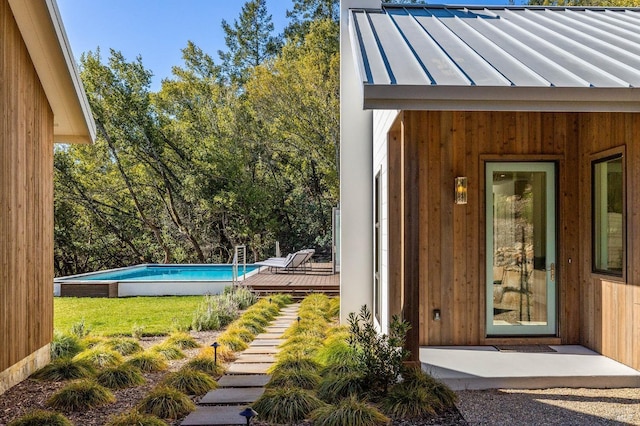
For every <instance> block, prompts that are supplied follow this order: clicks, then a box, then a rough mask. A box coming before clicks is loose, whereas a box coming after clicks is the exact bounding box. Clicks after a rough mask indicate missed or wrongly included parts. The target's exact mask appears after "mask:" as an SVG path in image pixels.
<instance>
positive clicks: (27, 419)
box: [7, 410, 73, 426]
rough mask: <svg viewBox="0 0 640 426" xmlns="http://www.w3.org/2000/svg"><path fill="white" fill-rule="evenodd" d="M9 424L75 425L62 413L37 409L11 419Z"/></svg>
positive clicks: (37, 425) (38, 425)
mask: <svg viewBox="0 0 640 426" xmlns="http://www.w3.org/2000/svg"><path fill="white" fill-rule="evenodd" d="M7 426H73V423H71V422H70V421H69V420H68V419H67V418H66V417H65V416H63V415H62V414H60V413H55V412H52V411H44V410H35V411H32V412H31V413H28V414H25V415H24V416H22V417H20V418H17V419H15V420H12V421H10V422H9V424H8V425H7Z"/></svg>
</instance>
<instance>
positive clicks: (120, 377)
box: [96, 364, 146, 389]
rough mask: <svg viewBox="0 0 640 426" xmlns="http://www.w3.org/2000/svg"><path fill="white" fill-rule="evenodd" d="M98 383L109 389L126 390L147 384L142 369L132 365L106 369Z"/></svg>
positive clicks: (100, 374)
mask: <svg viewBox="0 0 640 426" xmlns="http://www.w3.org/2000/svg"><path fill="white" fill-rule="evenodd" d="M96 381H97V382H98V383H99V384H101V385H102V386H104V387H106V388H109V389H125V388H130V387H133V386H139V385H142V384H144V383H145V382H146V380H145V378H144V376H143V375H142V373H141V372H140V369H138V368H136V367H134V366H132V365H131V364H122V365H119V366H117V367H110V368H105V369H104V370H102V371H101V372H100V373H99V374H98V376H97V377H96Z"/></svg>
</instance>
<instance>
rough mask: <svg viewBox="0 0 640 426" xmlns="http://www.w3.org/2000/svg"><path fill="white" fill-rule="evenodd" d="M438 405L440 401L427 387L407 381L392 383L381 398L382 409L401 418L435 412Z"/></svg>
mask: <svg viewBox="0 0 640 426" xmlns="http://www.w3.org/2000/svg"><path fill="white" fill-rule="evenodd" d="M439 406H440V401H438V399H437V397H436V396H435V395H433V394H432V393H430V392H429V390H428V389H426V388H422V387H416V386H412V385H411V384H408V383H407V382H402V383H398V384H396V385H394V386H393V387H392V388H391V389H390V390H389V392H388V393H387V394H386V395H385V396H384V398H383V399H382V411H384V412H385V413H386V414H387V415H389V416H391V417H395V418H402V419H408V418H414V417H422V416H425V415H428V414H435V413H436V408H437V407H439Z"/></svg>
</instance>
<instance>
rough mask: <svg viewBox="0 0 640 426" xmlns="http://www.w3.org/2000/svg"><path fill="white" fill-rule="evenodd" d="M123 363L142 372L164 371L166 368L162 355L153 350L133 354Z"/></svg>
mask: <svg viewBox="0 0 640 426" xmlns="http://www.w3.org/2000/svg"><path fill="white" fill-rule="evenodd" d="M125 364H126V365H131V366H133V367H136V368H138V369H139V370H140V371H142V372H144V373H151V372H156V371H164V370H166V369H167V362H166V361H165V359H164V357H163V356H162V355H160V354H157V353H153V352H141V353H139V354H135V355H133V356H132V357H131V358H129V359H128V360H127V361H126V362H125Z"/></svg>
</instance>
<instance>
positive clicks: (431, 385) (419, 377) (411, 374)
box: [402, 367, 458, 408]
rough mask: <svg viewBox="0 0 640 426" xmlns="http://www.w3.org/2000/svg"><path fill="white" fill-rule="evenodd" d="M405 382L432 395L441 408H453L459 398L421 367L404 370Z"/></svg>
mask: <svg viewBox="0 0 640 426" xmlns="http://www.w3.org/2000/svg"><path fill="white" fill-rule="evenodd" d="M402 376H403V378H404V382H405V383H406V384H407V385H409V386H413V387H416V388H424V389H427V390H428V391H429V393H430V394H432V395H433V396H434V397H435V398H436V400H437V401H438V403H439V406H440V408H450V407H453V406H454V405H455V403H456V400H457V399H458V396H457V395H456V393H455V392H454V391H452V390H451V388H450V387H449V386H447V385H445V384H444V383H442V382H440V381H439V380H436V379H434V378H433V377H432V376H430V375H429V374H427V373H425V372H424V371H422V370H421V369H420V368H419V367H409V368H406V369H404V370H403V372H402Z"/></svg>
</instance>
